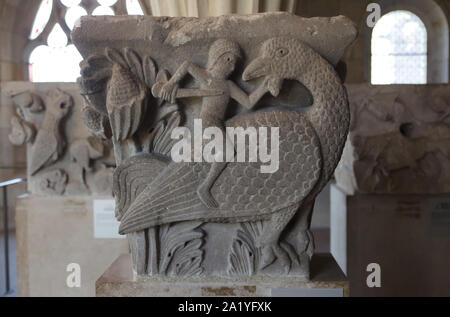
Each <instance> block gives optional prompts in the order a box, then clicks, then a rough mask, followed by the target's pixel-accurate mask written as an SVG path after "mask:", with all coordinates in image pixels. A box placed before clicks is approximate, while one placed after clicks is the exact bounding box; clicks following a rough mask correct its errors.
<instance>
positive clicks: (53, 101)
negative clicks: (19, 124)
mask: <svg viewBox="0 0 450 317" xmlns="http://www.w3.org/2000/svg"><path fill="white" fill-rule="evenodd" d="M72 106H73V99H72V96H70V95H69V94H67V93H65V92H63V91H61V90H59V89H56V90H54V91H52V92H50V94H49V102H48V103H47V108H46V111H45V117H44V121H43V123H42V126H41V127H40V129H39V130H38V133H37V136H36V141H35V142H34V144H33V147H32V152H31V162H30V172H31V175H34V174H36V173H37V172H38V171H39V170H41V169H42V168H43V167H46V166H48V165H50V164H52V163H54V162H55V161H56V160H58V159H59V158H60V157H61V155H62V154H63V151H64V148H65V143H66V142H65V140H64V137H63V135H62V133H61V130H60V129H61V127H60V125H61V120H62V119H63V118H64V117H66V116H67V114H68V113H69V112H70V109H71V108H72Z"/></svg>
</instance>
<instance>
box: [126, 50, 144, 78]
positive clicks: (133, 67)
mask: <svg viewBox="0 0 450 317" xmlns="http://www.w3.org/2000/svg"><path fill="white" fill-rule="evenodd" d="M124 56H125V60H126V61H127V63H128V68H129V70H130V71H131V72H132V73H133V74H134V75H136V77H137V78H139V80H140V81H142V82H143V83H145V79H144V73H143V71H142V62H141V58H140V57H139V56H138V54H136V52H135V51H133V50H131V49H129V48H125V49H124Z"/></svg>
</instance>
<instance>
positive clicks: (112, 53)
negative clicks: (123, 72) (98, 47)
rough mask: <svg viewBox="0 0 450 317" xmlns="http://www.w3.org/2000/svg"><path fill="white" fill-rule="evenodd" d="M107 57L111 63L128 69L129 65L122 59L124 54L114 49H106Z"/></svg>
mask: <svg viewBox="0 0 450 317" xmlns="http://www.w3.org/2000/svg"><path fill="white" fill-rule="evenodd" d="M105 55H106V57H107V58H108V59H109V60H110V61H111V62H113V63H115V64H119V65H120V66H122V67H123V68H125V69H128V63H127V62H126V60H125V59H124V58H123V57H122V54H121V53H120V52H119V51H118V50H116V49H113V48H106V49H105Z"/></svg>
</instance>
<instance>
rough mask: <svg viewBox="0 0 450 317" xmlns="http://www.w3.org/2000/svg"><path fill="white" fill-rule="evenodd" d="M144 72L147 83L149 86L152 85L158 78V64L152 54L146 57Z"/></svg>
mask: <svg viewBox="0 0 450 317" xmlns="http://www.w3.org/2000/svg"><path fill="white" fill-rule="evenodd" d="M143 72H144V78H145V80H144V81H145V83H146V84H147V86H148V87H152V86H153V84H154V83H155V80H156V66H155V63H154V62H153V59H152V58H151V57H150V56H146V57H145V58H144V66H143Z"/></svg>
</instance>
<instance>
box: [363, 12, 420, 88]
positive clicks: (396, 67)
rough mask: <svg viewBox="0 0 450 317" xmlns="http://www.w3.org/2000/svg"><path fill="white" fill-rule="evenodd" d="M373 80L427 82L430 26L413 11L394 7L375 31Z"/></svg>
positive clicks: (405, 82)
mask: <svg viewBox="0 0 450 317" xmlns="http://www.w3.org/2000/svg"><path fill="white" fill-rule="evenodd" d="M371 73H372V79H371V82H372V84H376V85H389V84H426V83H427V30H426V28H425V25H424V24H423V22H422V21H421V20H420V18H419V17H418V16H417V15H415V14H413V13H411V12H409V11H392V12H390V13H388V14H386V15H384V16H382V17H381V18H380V20H378V22H377V24H376V25H375V27H374V29H373V32H372V67H371Z"/></svg>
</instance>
